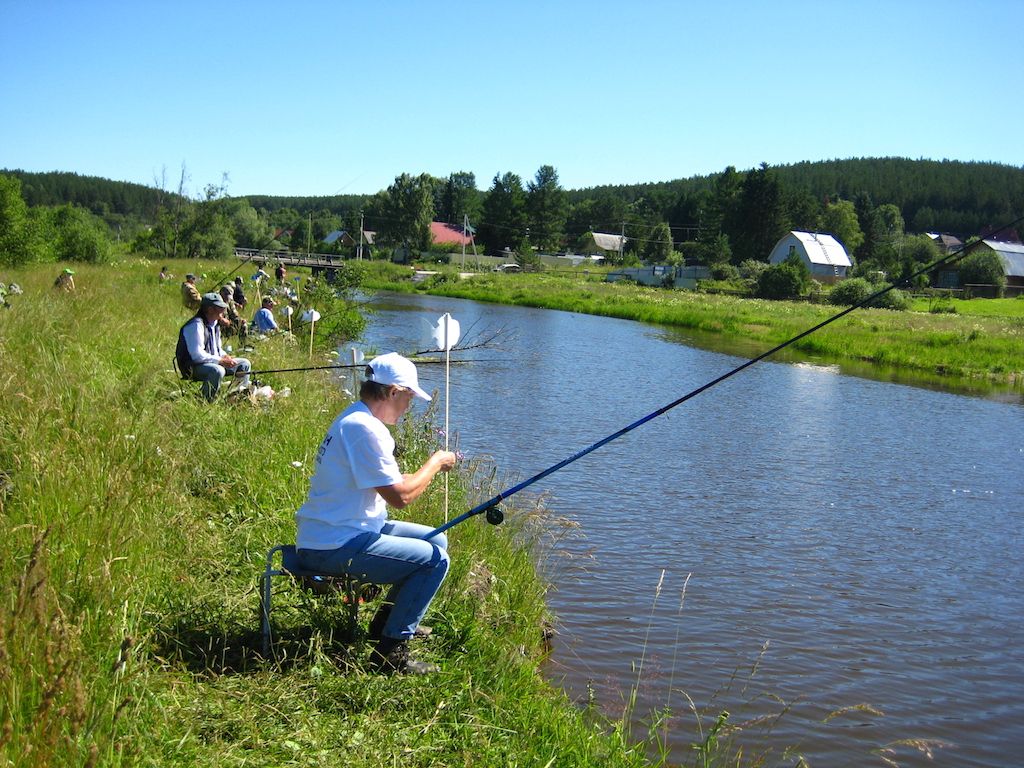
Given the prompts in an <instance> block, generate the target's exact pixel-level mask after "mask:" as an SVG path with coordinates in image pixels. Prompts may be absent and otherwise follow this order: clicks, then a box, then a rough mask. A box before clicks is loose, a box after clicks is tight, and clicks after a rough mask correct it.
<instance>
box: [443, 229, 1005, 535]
mask: <svg viewBox="0 0 1024 768" xmlns="http://www.w3.org/2000/svg"><path fill="white" fill-rule="evenodd" d="M1022 221H1024V216H1020V217H1018V218H1017V219H1015V220H1014V221H1011V222H1010V223H1008V224H1004V225H1003V226H1001V227H999V229H997V230H995V231H994V232H992V235H997V234H999V233H1000V232H1003V231H1005V230H1007V229H1011V228H1013V227H1015V226H1017V224H1019V223H1021V222H1022ZM982 242H983V241H982V240H980V239H979V240H975V241H974V242H973V243H970V244H969V245H963V246H961V247H960V248H959V249H958V250H956V251H954V252H953V253H950V254H947V255H946V256H944V257H942V258H940V259H936V260H935V261H933V262H931V263H930V264H928V265H926V266H924V267H921V268H920V269H918V270H917V271H916V272H914V273H913V274H910V275H907V276H906V277H904V278H902V279H901V280H898V281H896V282H892V283H889V285H887V286H885V287H884V288H881V289H879V290H877V291H875V292H874V293H872V294H871V295H870V296H868V297H866V298H864V299H861V300H860V301H858V302H857V303H856V304H854V305H852V306H849V307H847V308H846V309H844V310H842V311H841V312H837V313H836V314H834V315H832V316H831V317H829V318H826V319H825V320H822V321H821V322H820V323H818V324H817V325H814V326H812V327H810V328H808V329H807V330H805V331H802V332H800V333H798V334H797V335H796V336H793V337H792V338H790V339H787V340H786V341H783V342H782V343H781V344H777V345H775V346H774V347H772V348H771V349H769V350H768V351H767V352H762V353H761V354H760V355H758V356H757V357H753V358H751V359H750V360H747V361H745V362H743V363H741V364H740V365H737V366H736V367H735V368H733V369H732V370H730V371H727V372H725V373H723V374H722V375H721V376H718V377H717V378H714V379H712V380H711V381H709V382H707V383H706V384H703V385H701V386H699V387H697V388H696V389H694V390H691V391H690V392H687V393H686V394H685V395H683V396H682V397H680V398H678V399H677V400H673V401H672V402H671V403H669V404H668V405H664V406H662V407H661V408H659V409H658V410H656V411H652V412H651V413H649V414H647V415H646V416H644V417H643V418H641V419H637V420H636V421H634V422H633V423H632V424H629V425H628V426H625V427H623V428H622V429H620V430H619V431H618V432H614V433H613V434H611V435H608V436H607V437H605V438H603V439H601V440H598V441H597V442H596V443H594V444H593V445H590V446H588V447H586V448H584V449H583V450H581V451H578V452H576V453H574V454H573V455H572V456H570V457H568V458H567V459H563V460H562V461H560V462H558V463H557V464H555V465H553V466H550V467H548V468H547V469H545V470H543V471H542V472H538V473H537V474H536V475H534V476H533V477H530V478H528V479H526V480H523V481H522V482H520V483H518V484H516V485H514V486H512V487H511V488H509V489H507V490H505V491H502V492H501V493H499V494H498V495H497V496H495V497H494V498H491V499H488V500H487V501H485V502H483V503H482V504H477V505H476V506H475V507H473V508H472V509H470V510H469V511H468V512H464V513H462V514H461V515H459V516H458V517H454V518H452V519H451V520H450V521H449V522H447V523H445V524H444V525H441V526H439V527H437V528H435V529H434V530H432V531H430V532H429V533H428V534H426V535H425V536H424V537H423V538H424V539H431V538H433V537H434V536H437V535H438V534H439V533H444V532H445V531H447V530H448V529H449V528H452V527H453V526H456V525H458V524H459V523H462V522H464V521H466V520H468V519H469V518H471V517H475V516H476V515H480V514H484V515H485V516H486V520H487V522H488V523H490V524H491V525H500V524H501V523H502V521H503V520H504V519H505V513H504V512H503V511H502V510H501V509H500V508H499V507H498V504H499V503H501V501H502V500H504V499H507V498H508V497H509V496H512V495H513V494H515V493H519V491H521V490H523V489H524V488H527V487H529V486H531V485H533V484H534V483H536V482H537V481H538V480H543V479H544V478H545V477H547V476H548V475H550V474H553V473H555V472H557V471H558V470H560V469H562V468H563V467H566V466H568V465H569V464H572V463H573V462H574V461H577V460H579V459H582V458H583V457H584V456H586V455H587V454H589V453H592V452H594V451H596V450H597V449H598V448H600V447H601V446H604V445H607V444H608V443H610V442H612V440H616V439H618V438H620V437H622V436H623V435H625V434H627V433H629V432H632V431H633V430H634V429H636V428H637V427H640V426H642V425H644V424H646V423H647V422H649V421H651V420H652V419H655V418H657V417H658V416H661V415H662V414H663V413H665V412H667V411H670V410H672V409H673V408H675V407H676V406H679V405H682V404H683V403H685V402H686V401H687V400H690V399H692V398H694V397H696V396H697V395H699V394H701V393H702V392H706V391H707V390H709V389H711V388H712V387H714V386H716V385H718V384H721V383H722V382H723V381H725V380H726V379H728V378H731V377H733V376H735V375H736V374H737V373H739V372H740V371H743V370H746V369H747V368H749V367H750V366H752V365H754V364H755V363H759V362H760V361H762V360H764V359H765V358H766V357H770V356H771V355H774V354H775V353H776V352H778V351H779V350H782V349H785V348H786V347H788V346H790V345H791V344H794V343H796V342H797V341H799V340H800V339H802V338H804V337H806V336H810V335H811V334H812V333H814V332H815V331H818V330H820V329H822V328H824V327H825V326H826V325H829V324H830V323H834V322H835V321H836V320H839V319H840V318H842V317H846V316H847V315H848V314H850V313H851V312H853V311H854V310H855V309H860V308H861V307H864V306H866V305H868V304H870V303H871V302H872V301H874V300H875V299H877V298H878V297H880V296H884V295H885V294H887V293H888V292H889V291H891V290H894V289H895V288H896V287H897V286H899V285H910V284H911V283H912V282H913V280H914V279H915V278H917V277H920V276H921V275H923V274H926V273H928V272H931V271H933V270H935V269H937V268H939V267H941V266H943V265H945V264H955V263H956V262H957V261H960V260H961V259H962V258H964V257H965V256H966V255H967V254H968V253H970V252H971V251H972V250H974V248H976V247H977V246H978V245H980V244H981V243H982Z"/></svg>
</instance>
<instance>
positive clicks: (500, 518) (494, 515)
mask: <svg viewBox="0 0 1024 768" xmlns="http://www.w3.org/2000/svg"><path fill="white" fill-rule="evenodd" d="M484 515H485V516H486V518H487V522H488V523H490V524H491V525H501V524H502V523H503V522H504V520H505V513H504V512H502V511H501V510H500V509H498V507H497V506H493V507H488V508H487V509H486V510H484Z"/></svg>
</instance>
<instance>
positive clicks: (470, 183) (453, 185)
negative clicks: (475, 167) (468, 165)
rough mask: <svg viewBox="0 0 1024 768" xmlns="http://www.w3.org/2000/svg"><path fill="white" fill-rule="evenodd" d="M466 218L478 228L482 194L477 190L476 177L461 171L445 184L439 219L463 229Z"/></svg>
mask: <svg viewBox="0 0 1024 768" xmlns="http://www.w3.org/2000/svg"><path fill="white" fill-rule="evenodd" d="M466 216H468V217H469V222H470V224H472V225H473V226H476V224H477V222H478V220H479V218H480V192H479V191H478V190H477V188H476V176H475V175H473V174H472V173H469V172H467V171H459V172H457V173H453V174H450V175H449V176H448V180H447V181H445V183H444V186H443V190H442V193H441V202H440V205H438V207H437V218H438V221H444V222H447V223H448V224H453V225H455V226H459V227H461V226H462V223H463V220H464V217H466Z"/></svg>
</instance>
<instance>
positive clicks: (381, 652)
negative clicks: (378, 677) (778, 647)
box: [370, 637, 437, 675]
mask: <svg viewBox="0 0 1024 768" xmlns="http://www.w3.org/2000/svg"><path fill="white" fill-rule="evenodd" d="M370 667H371V668H372V669H373V671H374V672H378V673H380V674H382V675H393V674H396V673H397V674H400V675H428V674H430V673H431V672H437V665H436V664H431V663H429V662H426V661H414V660H412V659H410V658H409V643H408V641H407V640H404V639H401V638H394V637H382V638H381V639H380V640H379V641H378V642H377V645H376V646H375V647H374V649H373V650H372V651H371V652H370Z"/></svg>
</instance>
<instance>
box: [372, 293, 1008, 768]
mask: <svg viewBox="0 0 1024 768" xmlns="http://www.w3.org/2000/svg"><path fill="white" fill-rule="evenodd" d="M375 304H376V307H377V310H378V311H377V314H376V315H374V317H372V318H371V322H370V329H369V331H368V332H367V338H366V340H365V346H366V348H367V349H376V351H391V350H395V351H400V352H406V353H408V352H411V351H413V350H416V349H422V348H424V345H423V333H422V329H423V328H424V327H425V326H427V325H428V324H429V323H432V322H436V320H437V319H438V317H439V316H440V315H441V314H442V313H443V312H450V313H451V314H452V316H453V317H455V318H456V319H457V320H458V321H459V322H460V324H461V325H462V328H463V332H464V334H466V335H467V336H471V337H475V338H479V337H480V335H481V334H484V333H485V332H487V331H496V330H501V335H500V337H499V342H500V347H498V348H495V347H491V348H484V349H479V350H475V351H471V352H467V353H465V354H463V355H462V357H466V358H474V359H478V360H480V362H477V363H473V364H467V365H458V366H454V367H453V368H452V371H451V401H450V419H451V426H452V430H453V431H457V433H458V441H459V448H460V449H461V450H462V451H463V452H465V453H466V454H468V455H471V456H480V455H487V456H490V457H493V460H494V461H495V462H496V464H497V465H498V466H499V467H500V468H501V469H502V470H503V471H505V472H508V473H510V475H511V476H512V477H514V478H515V479H523V478H527V477H531V476H533V475H535V474H536V473H538V472H540V471H541V470H544V469H546V468H548V467H549V466H551V465H554V464H555V463H557V462H559V461H561V460H562V459H565V458H567V457H568V456H570V455H573V454H575V453H576V452H577V451H578V450H580V449H582V448H585V447H587V446H589V445H591V444H592V443H594V442H596V441H597V440H600V439H601V438H603V437H605V436H607V435H609V434H612V433H614V432H615V431H617V430H619V429H621V428H622V427H624V426H626V425H627V424H631V423H633V422H634V421H636V420H637V419H639V418H641V417H643V416H645V415H646V414H648V413H650V412H652V411H654V410H656V409H657V408H659V407H661V406H663V405H665V404H667V403H669V402H672V401H674V400H675V399H676V398H678V397H680V396H682V395H684V394H686V393H687V392H689V391H690V390H692V389H694V388H696V387H698V386H700V385H702V384H705V383H706V382H708V381H711V380H713V379H715V378H716V377H718V376H720V375H721V374H722V373H724V372H726V371H728V370H730V369H732V368H733V367H735V366H736V365H738V364H739V363H741V362H742V361H743V359H742V358H737V357H733V356H729V355H725V354H720V353H716V352H714V351H708V350H706V349H699V348H696V347H692V346H688V345H686V344H685V343H684V341H685V339H684V337H683V336H682V335H681V334H679V333H678V332H674V331H672V330H671V329H666V328H662V327H657V326H651V325H645V324H641V323H635V322H631V321H624V320H616V319H609V318H600V317H592V316H587V315H579V314H574V313H568V312H557V311H550V310H535V309H528V308H522V307H511V306H495V305H485V304H478V303H474V302H469V301H461V300H455V299H445V298H439V297H430V296H420V295H413V296H406V295H382V296H380V297H378V300H377V301H376V303H375ZM467 329H470V330H469V332H468V333H467ZM420 370H421V383H422V384H423V386H424V387H425V388H426V389H428V390H430V389H437V390H439V391H440V392H441V393H442V394H443V392H444V367H443V366H421V369H420ZM1022 468H1024V403H1022V402H1021V399H1020V398H1012V397H1011V398H1007V397H1003V398H1001V399H998V400H997V399H984V398H979V397H969V396H963V395H958V394H951V393H945V392H941V391H935V390H933V389H926V388H917V387H912V386H906V385H902V384H894V383H888V382H882V381H875V380H871V379H868V378H859V377H855V376H849V375H844V374H843V373H842V372H841V371H840V370H839V369H838V368H837V367H834V366H820V365H810V364H795V363H778V362H762V363H759V364H757V365H755V366H752V367H751V368H749V369H747V370H745V371H743V372H741V373H739V374H738V375H736V376H734V377H732V378H730V379H728V380H726V381H725V382H723V383H722V384H720V385H718V386H716V387H713V388H712V389H709V390H708V391H706V392H704V393H702V394H701V395H699V396H697V397H695V398H693V399H692V400H689V401H688V402H686V403H684V404H683V405H681V406H679V407H678V408H676V409H674V410H671V411H669V412H667V413H666V414H664V415H662V416H660V417H658V418H656V419H653V420H652V421H650V422H649V423H647V424H645V425H643V426H641V427H639V428H638V429H636V430H635V431H632V432H630V433H629V434H627V435H625V436H624V437H622V438H620V439H617V440H615V441H613V442H612V443H610V444H608V445H606V446H604V447H602V448H601V449H599V450H597V451H595V452H594V453H592V454H590V455H588V456H586V457H584V458H582V459H581V460H579V461H577V462H575V463H573V464H571V465H570V466H568V467H566V468H564V469H562V470H559V471H558V472H556V473H553V474H552V475H550V476H548V477H546V478H544V479H543V480H542V481H540V482H539V483H537V484H536V485H535V486H532V487H531V488H530V489H529V490H530V492H531V493H533V492H537V493H541V492H542V493H544V494H545V500H546V506H547V508H548V509H549V510H550V514H551V515H552V516H553V517H559V518H568V519H570V520H572V521H574V522H575V523H578V525H579V529H578V532H577V534H575V535H569V536H567V537H565V538H563V539H562V540H561V541H560V542H559V543H558V545H557V550H558V556H557V557H554V558H551V557H545V559H544V566H545V573H546V575H547V577H548V578H549V579H550V580H551V582H552V585H553V588H552V590H551V592H550V596H549V605H550V607H551V610H552V611H553V612H554V614H555V615H556V616H557V619H558V634H557V636H556V637H555V641H554V648H553V652H552V656H551V660H550V662H549V664H548V668H547V671H548V674H549V676H550V678H551V679H552V681H553V682H555V683H556V684H558V685H561V686H563V688H564V689H565V690H566V691H567V692H568V694H569V695H570V696H571V697H572V698H574V699H575V700H578V701H580V702H586V701H588V700H589V701H592V702H594V703H595V704H596V705H597V706H599V707H601V708H602V709H603V710H604V711H605V712H606V713H608V714H610V715H611V716H613V717H614V716H618V715H621V713H622V712H623V711H624V708H625V706H626V704H627V700H628V697H629V695H630V690H631V689H632V688H634V687H636V689H637V704H636V707H635V709H634V712H633V718H634V721H635V728H636V729H637V730H636V733H637V734H639V735H641V736H642V735H644V734H645V733H646V731H645V727H646V726H645V725H644V724H645V723H648V722H649V721H650V713H651V711H652V710H656V709H657V710H666V709H667V710H670V711H671V715H670V716H669V718H668V720H667V721H666V722H665V723H664V726H663V728H662V732H663V733H664V734H665V738H666V739H667V743H668V745H669V747H670V749H671V751H672V759H673V760H675V761H678V762H683V761H684V760H689V759H691V758H692V754H693V753H692V750H690V749H689V747H688V745H689V744H690V743H691V742H694V741H697V740H698V739H699V737H698V733H697V728H696V717H695V715H694V713H693V712H692V711H691V702H692V706H693V707H695V708H696V710H698V711H700V712H703V713H705V715H706V716H705V718H704V719H703V721H702V723H703V727H704V729H705V732H706V730H707V728H708V726H709V725H710V724H711V722H712V721H713V716H714V715H716V714H718V713H719V712H721V711H723V710H727V711H728V712H729V718H728V723H729V724H731V725H734V726H740V730H739V731H733V732H732V736H731V738H733V739H734V741H735V744H737V745H744V747H745V755H746V756H747V758H748V759H752V758H753V757H754V756H756V755H759V754H762V753H763V754H764V759H765V764H766V765H793V764H794V763H795V762H796V757H795V755H797V754H800V755H803V756H804V757H805V758H806V760H807V761H808V763H809V764H810V765H812V766H830V767H831V768H836V767H839V766H876V765H877V766H884V765H888V764H890V763H887V762H886V760H892V761H894V762H895V763H896V764H898V765H901V766H918V765H921V766H925V765H928V766H953V765H955V766H993V767H994V766H1007V765H1012V764H1016V762H1017V761H1018V760H1019V759H1020V758H1019V755H1021V754H1022V753H1024V648H1022V641H1024V590H1022V586H1021V585H1022V576H1024V566H1022V557H1021V552H1022V542H1021V538H1022V536H1021V534H1022V520H1024V473H1022V471H1021V470H1022ZM514 499H515V497H513V500H514ZM457 511H460V510H456V512H457ZM465 524H466V525H477V524H479V525H485V524H486V523H484V522H483V520H482V518H476V519H474V520H471V521H468V522H467V523H465ZM787 750H788V754H787ZM929 753H931V758H929V756H928V755H929ZM745 764H746V763H745Z"/></svg>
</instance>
